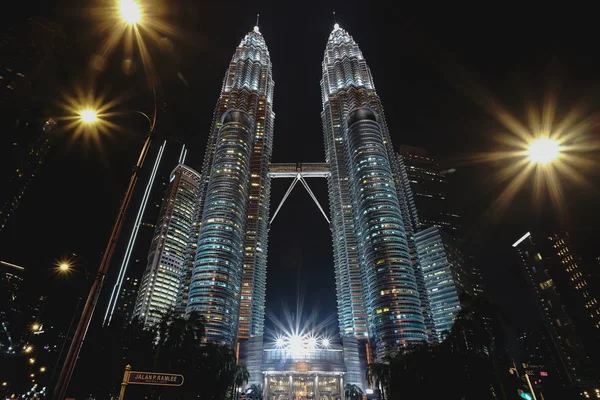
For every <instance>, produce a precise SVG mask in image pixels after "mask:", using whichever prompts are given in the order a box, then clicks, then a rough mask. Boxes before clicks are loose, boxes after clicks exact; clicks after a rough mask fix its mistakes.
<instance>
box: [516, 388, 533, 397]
mask: <svg viewBox="0 0 600 400" xmlns="http://www.w3.org/2000/svg"><path fill="white" fill-rule="evenodd" d="M517 393H518V394H519V396H521V397H522V398H524V399H525V400H533V395H532V394H531V392H530V391H529V389H517Z"/></svg>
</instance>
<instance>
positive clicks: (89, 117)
mask: <svg viewBox="0 0 600 400" xmlns="http://www.w3.org/2000/svg"><path fill="white" fill-rule="evenodd" d="M79 116H80V117H81V120H82V121H83V122H85V123H86V124H93V123H94V122H96V121H97V120H98V114H97V113H96V111H94V110H90V109H87V110H83V111H81V112H80V113H79Z"/></svg>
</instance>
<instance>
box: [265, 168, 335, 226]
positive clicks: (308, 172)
mask: <svg viewBox="0 0 600 400" xmlns="http://www.w3.org/2000/svg"><path fill="white" fill-rule="evenodd" d="M329 175H330V172H329V166H328V165H327V164H326V163H306V164H301V163H297V164H293V163H282V164H271V165H270V166H269V174H268V176H269V178H271V179H272V178H293V179H294V180H293V181H292V184H291V185H290V187H289V188H288V190H287V192H285V195H284V196H283V199H281V203H279V206H278V207H277V210H275V213H273V217H271V220H270V221H269V224H272V223H273V220H274V219H275V217H276V216H277V213H279V210H280V209H281V207H282V206H283V203H285V201H286V200H287V198H288V196H289V195H290V193H291V192H292V190H293V189H294V186H296V183H298V182H300V183H302V186H304V188H305V189H306V191H307V192H308V194H309V195H310V197H311V198H312V199H313V201H314V202H315V204H316V205H317V207H319V211H321V214H323V217H325V220H326V221H327V223H328V224H330V223H331V222H330V221H329V218H327V214H326V213H325V211H323V207H321V204H319V200H317V198H316V196H315V195H314V193H313V192H312V190H310V187H309V186H308V183H306V180H305V179H304V178H327V177H329Z"/></svg>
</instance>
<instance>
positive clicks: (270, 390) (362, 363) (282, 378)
mask: <svg viewBox="0 0 600 400" xmlns="http://www.w3.org/2000/svg"><path fill="white" fill-rule="evenodd" d="M343 339H345V340H342V343H331V344H329V343H328V344H327V346H323V341H319V340H317V339H315V343H314V344H310V343H307V340H306V338H300V337H298V338H290V339H289V340H287V342H286V343H285V344H284V345H273V346H269V345H268V343H267V342H268V340H265V341H264V342H263V337H254V338H250V339H249V340H247V341H245V342H244V346H243V349H241V350H242V351H241V355H242V357H243V358H242V360H241V362H242V364H244V365H246V367H247V368H248V372H249V373H250V380H249V382H248V387H250V385H252V384H255V385H260V386H261V387H262V390H263V399H264V400H287V399H289V400H343V399H344V387H345V385H346V384H348V383H349V384H353V385H357V386H358V387H360V388H361V389H362V390H363V393H366V388H367V385H366V381H365V377H364V371H365V370H366V364H367V358H366V349H367V347H366V342H364V341H359V340H357V339H355V338H353V337H349V338H343ZM263 344H264V345H265V346H264V348H263Z"/></svg>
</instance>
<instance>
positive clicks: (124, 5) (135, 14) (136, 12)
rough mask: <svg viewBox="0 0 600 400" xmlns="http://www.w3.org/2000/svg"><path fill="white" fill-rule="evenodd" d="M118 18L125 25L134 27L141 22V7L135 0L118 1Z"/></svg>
mask: <svg viewBox="0 0 600 400" xmlns="http://www.w3.org/2000/svg"><path fill="white" fill-rule="evenodd" d="M119 16H120V17H121V19H122V20H123V21H124V22H125V23H126V24H127V25H136V24H137V23H139V22H141V21H142V7H141V6H140V4H139V3H138V2H137V1H136V0H120V1H119Z"/></svg>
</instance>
